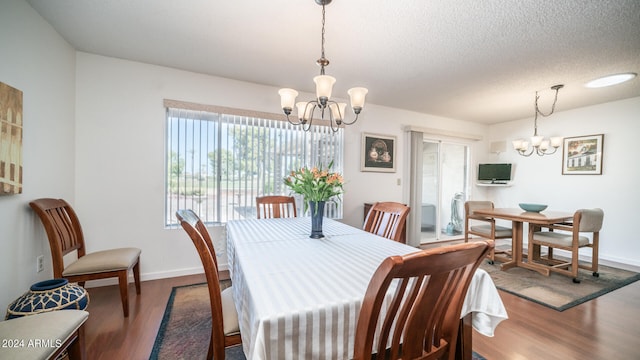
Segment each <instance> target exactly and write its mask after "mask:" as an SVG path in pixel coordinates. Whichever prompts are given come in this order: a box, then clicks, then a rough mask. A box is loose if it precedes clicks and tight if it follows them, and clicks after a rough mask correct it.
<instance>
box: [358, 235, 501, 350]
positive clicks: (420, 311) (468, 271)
mask: <svg viewBox="0 0 640 360" xmlns="http://www.w3.org/2000/svg"><path fill="white" fill-rule="evenodd" d="M491 247H493V242H490V241H478V242H471V243H466V244H457V245H450V246H444V247H438V248H432V249H429V250H422V251H418V252H414V253H411V254H407V255H404V256H399V255H396V256H390V257H388V258H386V259H385V260H384V261H383V262H382V263H381V264H380V266H379V267H378V269H377V270H376V271H375V273H374V274H373V277H372V278H371V281H370V283H369V286H368V288H367V291H366V293H365V296H364V300H363V302H362V307H361V309H360V315H359V317H358V320H357V325H356V333H355V345H354V356H353V358H354V359H355V360H365V359H367V360H369V359H454V356H455V353H456V345H457V341H458V330H459V326H460V313H461V311H462V305H463V303H464V299H465V296H466V294H467V289H468V288H469V284H470V282H471V279H472V277H473V274H474V272H475V271H476V269H477V268H478V266H479V265H480V263H481V262H482V260H483V259H484V257H485V256H486V254H487V253H488V251H489V250H490V249H491ZM387 304H388V305H387ZM383 307H384V309H383ZM381 314H382V316H381ZM374 339H377V344H375V343H374ZM372 354H374V355H373V356H372Z"/></svg>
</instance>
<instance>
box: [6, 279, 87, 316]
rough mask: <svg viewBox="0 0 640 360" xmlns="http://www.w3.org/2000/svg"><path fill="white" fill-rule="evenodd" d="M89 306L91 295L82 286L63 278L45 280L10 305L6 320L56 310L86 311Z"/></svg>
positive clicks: (32, 286)
mask: <svg viewBox="0 0 640 360" xmlns="http://www.w3.org/2000/svg"><path fill="white" fill-rule="evenodd" d="M88 305H89V293H87V290H85V289H84V288H83V287H82V286H80V285H78V284H75V283H73V284H70V283H69V280H67V279H63V278H57V279H51V280H45V281H40V282H37V283H35V284H33V285H31V288H30V289H29V291H27V292H26V293H24V294H23V295H22V296H20V297H19V298H17V299H16V300H15V301H14V302H13V303H11V304H9V307H8V308H7V314H6V317H5V320H9V319H14V318H17V317H21V316H25V315H32V314H37V313H41V312H48V311H54V310H66V309H76V310H85V309H86V308H87V306H88Z"/></svg>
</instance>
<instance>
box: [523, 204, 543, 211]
mask: <svg viewBox="0 0 640 360" xmlns="http://www.w3.org/2000/svg"><path fill="white" fill-rule="evenodd" d="M518 205H519V206H520V208H521V209H522V210H524V211H528V212H540V211H542V210H544V209H546V208H547V205H542V204H527V203H520V204H518Z"/></svg>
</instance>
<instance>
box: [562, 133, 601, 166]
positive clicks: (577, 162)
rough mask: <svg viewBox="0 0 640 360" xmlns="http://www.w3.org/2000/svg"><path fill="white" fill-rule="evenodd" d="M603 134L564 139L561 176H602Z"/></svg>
mask: <svg viewBox="0 0 640 360" xmlns="http://www.w3.org/2000/svg"><path fill="white" fill-rule="evenodd" d="M603 142H604V134H598V135H586V136H575V137H567V138H564V146H563V147H562V175H602V145H603Z"/></svg>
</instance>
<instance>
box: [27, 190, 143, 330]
mask: <svg viewBox="0 0 640 360" xmlns="http://www.w3.org/2000/svg"><path fill="white" fill-rule="evenodd" d="M29 206H31V208H32V209H33V210H34V211H35V213H36V214H38V217H40V220H41V221H42V225H44V229H45V231H46V232H47V237H48V239H49V247H50V248H51V258H52V262H53V277H54V278H65V279H67V280H69V282H77V283H79V284H80V286H84V283H85V282H86V281H89V280H97V279H106V278H112V277H117V278H118V284H119V287H120V299H121V301H122V311H123V312H124V316H125V317H128V316H129V270H131V269H133V279H134V283H135V287H136V294H137V295H140V253H141V250H140V249H138V248H133V247H127V248H116V249H110V250H102V251H96V252H92V253H88V252H87V251H86V247H85V242H84V234H83V232H82V227H81V226H80V220H79V219H78V216H77V214H76V212H75V211H74V210H73V208H72V207H71V205H69V203H67V202H66V201H65V200H63V199H51V198H43V199H37V200H33V201H31V202H30V203H29ZM72 252H76V253H77V260H75V261H73V262H70V263H69V264H68V265H66V266H65V261H64V257H65V255H67V254H69V253H72Z"/></svg>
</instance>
